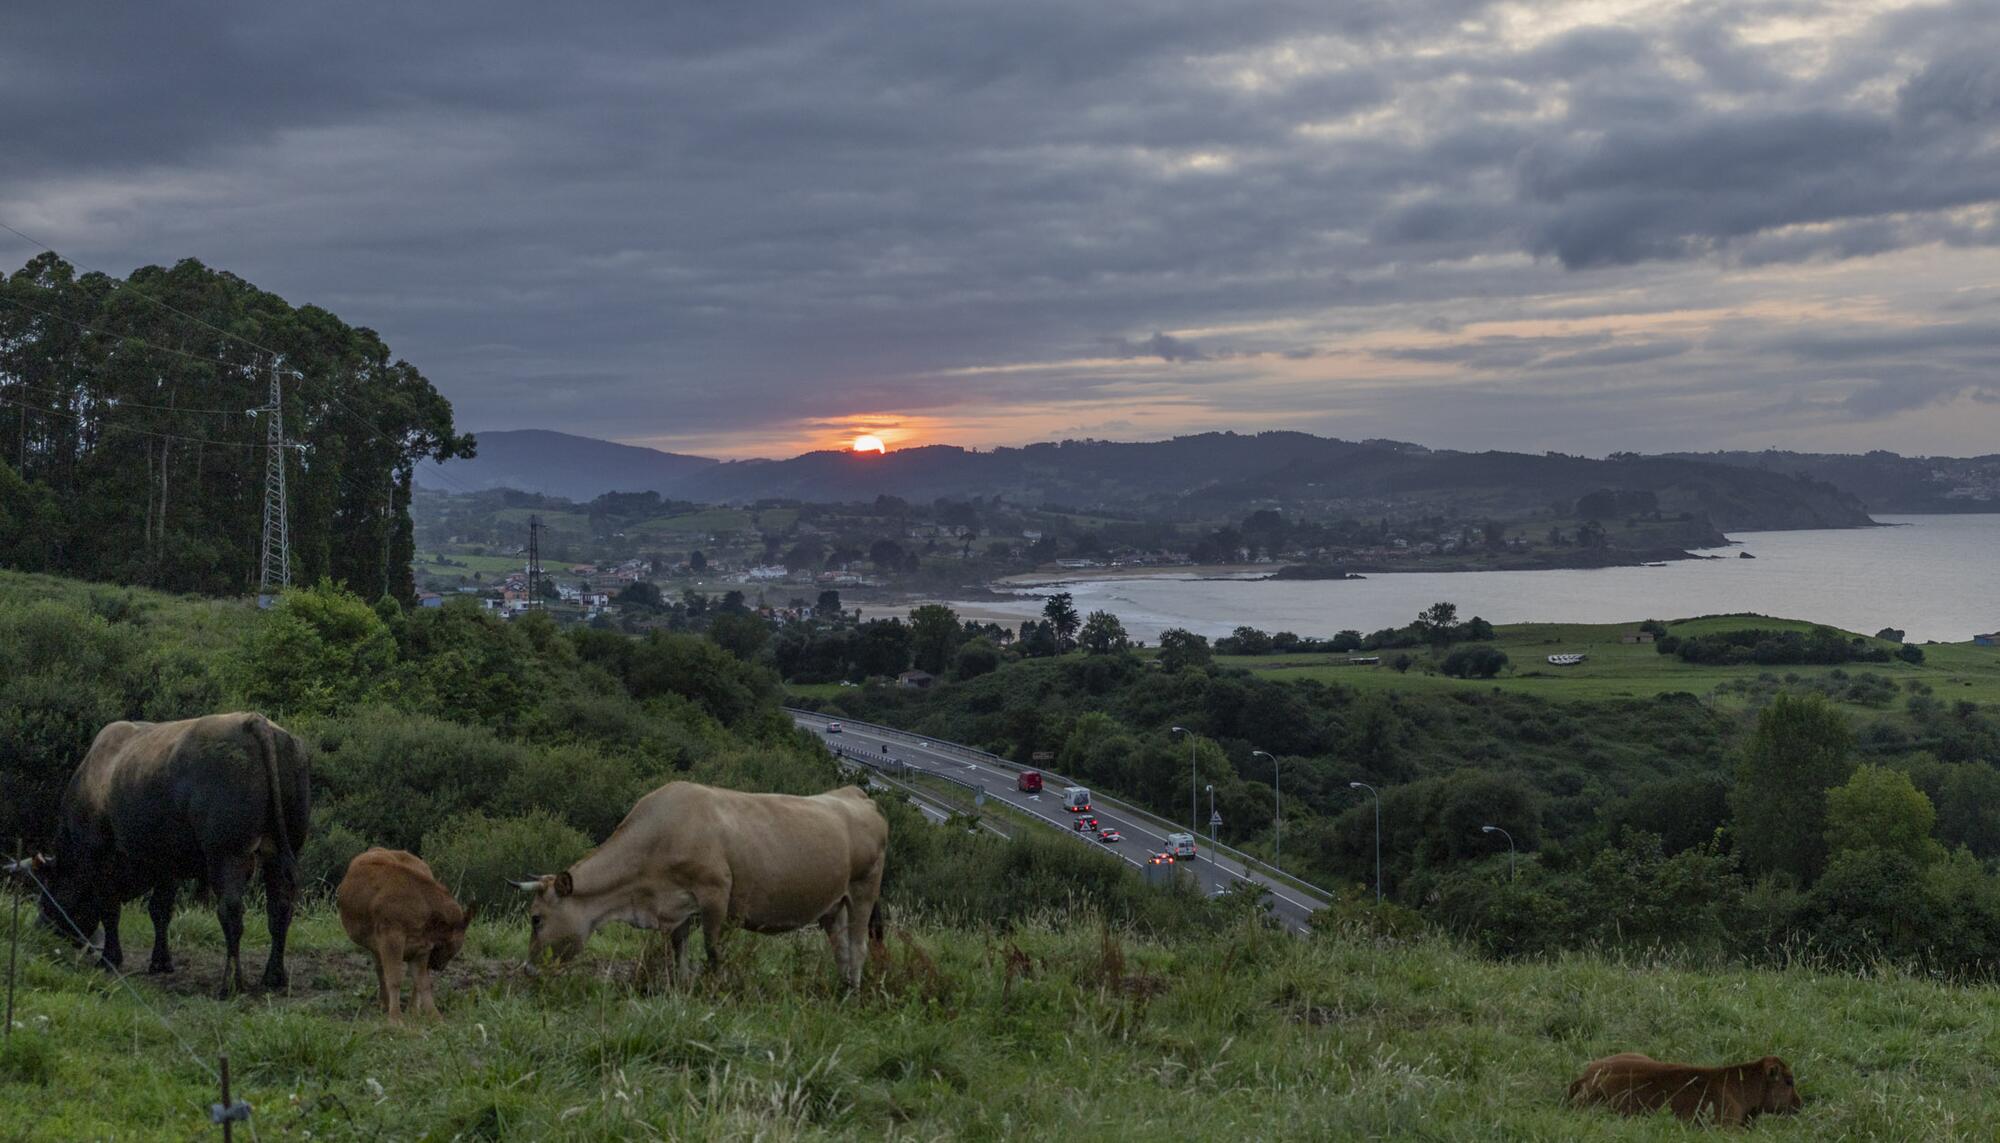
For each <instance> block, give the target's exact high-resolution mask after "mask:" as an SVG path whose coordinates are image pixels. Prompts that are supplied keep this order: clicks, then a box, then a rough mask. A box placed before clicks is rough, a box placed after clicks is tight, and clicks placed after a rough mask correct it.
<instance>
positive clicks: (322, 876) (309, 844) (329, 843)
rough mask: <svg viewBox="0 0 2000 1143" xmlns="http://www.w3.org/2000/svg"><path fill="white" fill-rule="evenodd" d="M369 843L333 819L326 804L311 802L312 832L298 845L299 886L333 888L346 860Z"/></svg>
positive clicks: (312, 889) (318, 889) (327, 890)
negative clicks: (315, 804) (313, 804)
mask: <svg viewBox="0 0 2000 1143" xmlns="http://www.w3.org/2000/svg"><path fill="white" fill-rule="evenodd" d="M370 844H371V843H370V842H369V841H368V839H367V838H365V837H363V836H361V835H360V834H358V833H356V832H354V831H353V830H352V829H349V828H348V827H347V824H346V823H345V822H342V821H339V820H337V819H335V817H334V816H333V812H332V810H331V809H330V808H329V807H327V806H323V805H322V806H314V807H313V815H312V833H310V834H308V835H307V836H306V843H305V845H303V846H301V847H300V848H299V887H300V888H301V889H304V890H305V891H306V892H307V893H331V892H333V890H334V889H335V888H336V887H338V886H339V885H340V879H341V878H342V877H343V876H345V875H346V873H347V863H348V862H350V861H353V860H354V857H355V855H356V854H358V853H360V852H361V851H362V850H365V849H367V848H368V847H369V845H370Z"/></svg>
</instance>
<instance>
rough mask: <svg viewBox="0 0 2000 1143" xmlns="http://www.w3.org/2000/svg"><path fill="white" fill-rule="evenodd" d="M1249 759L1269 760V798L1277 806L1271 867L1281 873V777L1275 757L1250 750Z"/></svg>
mask: <svg viewBox="0 0 2000 1143" xmlns="http://www.w3.org/2000/svg"><path fill="white" fill-rule="evenodd" d="M1250 757H1252V758H1269V759H1270V760H1271V796H1272V798H1273V799H1274V800H1275V801H1276V804H1277V805H1276V810H1275V814H1274V816H1273V817H1272V819H1271V827H1272V828H1271V835H1272V837H1273V838H1275V839H1276V840H1275V843H1274V844H1273V846H1272V853H1271V867H1272V868H1273V869H1276V870H1277V871H1278V872H1280V873H1282V872H1284V870H1285V789H1284V787H1283V786H1282V785H1280V782H1281V781H1282V778H1283V776H1282V775H1281V774H1280V773H1279V771H1278V758H1277V755H1275V754H1270V753H1268V752H1266V751H1263V750H1252V751H1251V752H1250Z"/></svg>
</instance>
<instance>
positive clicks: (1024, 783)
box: [1014, 770, 1042, 794]
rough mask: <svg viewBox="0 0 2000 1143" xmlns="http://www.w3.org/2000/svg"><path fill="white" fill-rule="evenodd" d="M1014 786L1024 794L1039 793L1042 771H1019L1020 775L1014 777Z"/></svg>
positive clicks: (1040, 790)
mask: <svg viewBox="0 0 2000 1143" xmlns="http://www.w3.org/2000/svg"><path fill="white" fill-rule="evenodd" d="M1014 788H1015V789H1017V790H1019V791H1021V792H1022V793H1024V794H1039V793H1041V792H1042V772H1041V771H1040V770H1023V771H1021V773H1020V776H1018V777H1016V778H1015V779H1014Z"/></svg>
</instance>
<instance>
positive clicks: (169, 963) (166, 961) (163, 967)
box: [146, 956, 174, 976]
mask: <svg viewBox="0 0 2000 1143" xmlns="http://www.w3.org/2000/svg"><path fill="white" fill-rule="evenodd" d="M173 970H174V958H172V957H170V956H167V957H154V958H153V960H152V962H151V963H150V964H148V965H146V971H147V972H150V973H152V974H153V975H155V976H160V975H164V974H166V973H169V972H172V971H173Z"/></svg>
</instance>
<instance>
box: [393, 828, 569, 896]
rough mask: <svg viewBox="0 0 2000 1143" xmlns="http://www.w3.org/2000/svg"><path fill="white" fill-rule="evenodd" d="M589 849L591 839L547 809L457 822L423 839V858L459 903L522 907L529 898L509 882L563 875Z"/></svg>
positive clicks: (426, 835) (438, 829)
mask: <svg viewBox="0 0 2000 1143" xmlns="http://www.w3.org/2000/svg"><path fill="white" fill-rule="evenodd" d="M589 850H590V839H589V838H587V837H585V836H583V834H581V833H579V832H577V831H576V830H574V829H572V828H570V827H569V826H567V825H565V824H563V823H562V822H561V821H559V820H557V819H556V817H555V815H553V814H551V813H549V812H548V811H546V810H531V811H529V812H528V813H525V814H521V815H519V816H517V817H506V818H491V817H487V816H486V815H485V814H482V813H471V814H464V815H461V816H459V817H456V818H453V819H451V820H450V821H448V822H446V823H445V824H443V825H441V826H439V827H437V828H436V829H434V830H432V831H431V832H429V833H427V834H425V835H424V841H423V849H422V851H421V852H422V854H423V858H424V860H425V861H427V862H429V863H430V867H431V871H432V872H433V873H435V874H437V878H438V880H439V881H442V882H444V884H445V888H447V889H450V890H451V892H452V896H454V897H457V898H458V900H459V903H460V904H466V905H470V904H472V903H474V902H477V903H478V905H479V907H480V908H481V909H485V910H494V909H502V910H514V909H519V908H520V907H521V906H522V905H524V904H525V903H526V901H527V894H525V893H523V892H521V890H519V889H517V888H515V887H514V886H513V885H512V884H511V883H512V882H514V881H518V880H521V879H522V878H526V877H534V876H538V875H540V874H543V873H560V872H562V871H563V870H564V869H567V868H569V866H570V865H572V864H574V863H575V862H576V860H577V859H578V858H580V857H582V856H583V855H584V854H585V853H587V852H589Z"/></svg>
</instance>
